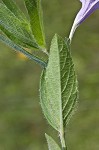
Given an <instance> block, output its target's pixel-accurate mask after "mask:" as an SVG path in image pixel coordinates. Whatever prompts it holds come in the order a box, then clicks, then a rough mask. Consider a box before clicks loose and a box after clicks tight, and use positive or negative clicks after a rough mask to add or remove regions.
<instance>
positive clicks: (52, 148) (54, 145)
mask: <svg viewBox="0 0 99 150" xmlns="http://www.w3.org/2000/svg"><path fill="white" fill-rule="evenodd" d="M45 137H46V139H47V143H48V148H49V150H61V149H60V147H59V146H58V145H57V143H56V142H55V141H54V140H53V139H52V137H50V136H49V135H47V134H45Z"/></svg>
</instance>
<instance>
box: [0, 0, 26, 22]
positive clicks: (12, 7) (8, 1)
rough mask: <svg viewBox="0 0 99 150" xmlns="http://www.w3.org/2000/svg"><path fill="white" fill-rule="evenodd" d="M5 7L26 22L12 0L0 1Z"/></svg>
mask: <svg viewBox="0 0 99 150" xmlns="http://www.w3.org/2000/svg"><path fill="white" fill-rule="evenodd" d="M2 1H3V3H4V4H5V5H6V7H7V8H8V9H9V10H10V11H11V12H12V13H13V14H14V15H15V16H16V17H17V18H18V19H20V20H22V21H26V20H27V19H26V17H25V15H24V14H23V12H22V11H21V10H20V9H19V8H18V6H17V5H16V3H15V1H14V0H2Z"/></svg>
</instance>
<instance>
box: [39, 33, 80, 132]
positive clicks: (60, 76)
mask: <svg viewBox="0 0 99 150" xmlns="http://www.w3.org/2000/svg"><path fill="white" fill-rule="evenodd" d="M40 99H41V100H40V102H41V107H42V110H43V112H44V115H45V117H46V119H47V120H48V122H49V124H50V125H51V126H52V127H53V128H54V129H56V130H57V131H59V132H63V130H64V127H65V126H66V124H67V123H68V120H69V118H70V116H71V115H72V112H73V110H74V108H75V105H76V102H77V99H78V84H77V77H76V75H75V70H74V64H73V60H72V57H71V53H70V49H69V45H68V43H67V41H64V40H63V39H62V38H61V37H60V36H58V35H55V36H54V38H53V40H52V43H51V48H50V56H49V62H48V66H47V68H46V69H44V70H43V73H42V76H41V83H40ZM61 134H62V133H61Z"/></svg>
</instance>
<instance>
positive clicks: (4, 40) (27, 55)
mask: <svg viewBox="0 0 99 150" xmlns="http://www.w3.org/2000/svg"><path fill="white" fill-rule="evenodd" d="M0 41H1V42H3V43H4V44H6V45H7V46H9V47H11V48H13V49H14V50H16V51H17V52H21V53H23V54H24V55H25V56H26V57H28V58H29V59H31V60H33V61H35V62H36V63H38V64H39V65H41V66H42V67H43V68H44V67H46V62H44V61H43V60H41V59H40V58H38V57H36V56H34V55H32V54H31V53H29V52H28V51H26V50H25V49H23V48H22V47H20V46H19V45H16V44H15V43H14V42H13V41H11V40H9V39H8V38H6V37H5V36H3V35H0Z"/></svg>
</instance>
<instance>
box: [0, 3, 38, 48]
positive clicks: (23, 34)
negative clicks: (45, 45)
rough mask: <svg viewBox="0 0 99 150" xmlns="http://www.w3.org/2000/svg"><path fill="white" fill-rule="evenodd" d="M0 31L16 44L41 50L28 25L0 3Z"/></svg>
mask: <svg viewBox="0 0 99 150" xmlns="http://www.w3.org/2000/svg"><path fill="white" fill-rule="evenodd" d="M0 29H1V30H2V31H3V32H4V33H5V34H6V35H7V36H8V37H9V38H10V39H11V40H12V41H14V42H15V43H17V44H20V45H22V46H24V47H34V48H39V47H38V45H37V43H36V41H35V39H34V37H33V36H32V35H31V31H30V30H29V28H28V24H26V23H24V22H21V21H20V20H19V19H18V18H17V17H15V15H14V14H13V13H12V12H11V11H10V10H9V9H8V8H7V7H6V6H5V5H4V4H1V3H0Z"/></svg>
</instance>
